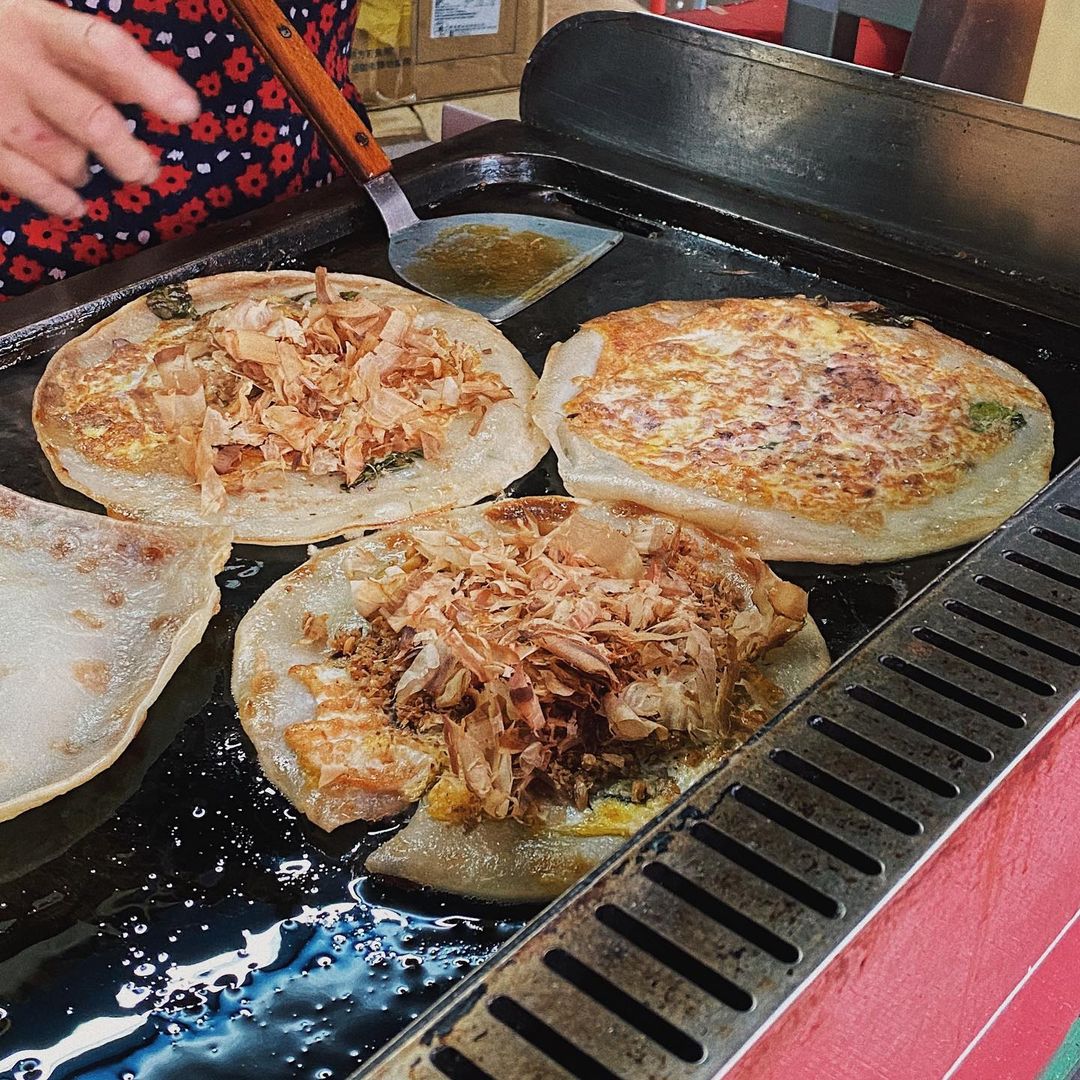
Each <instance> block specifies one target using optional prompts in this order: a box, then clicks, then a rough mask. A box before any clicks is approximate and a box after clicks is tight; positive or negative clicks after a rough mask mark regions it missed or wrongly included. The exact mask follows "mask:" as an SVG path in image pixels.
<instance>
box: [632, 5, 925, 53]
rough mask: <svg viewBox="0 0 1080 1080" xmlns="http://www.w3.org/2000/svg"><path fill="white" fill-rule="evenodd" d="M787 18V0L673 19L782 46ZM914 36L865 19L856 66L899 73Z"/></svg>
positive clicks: (655, 9)
mask: <svg viewBox="0 0 1080 1080" xmlns="http://www.w3.org/2000/svg"><path fill="white" fill-rule="evenodd" d="M665 6H666V0H653V3H652V4H651V5H650V10H651V11H653V12H655V13H656V14H658V15H662V14H664V9H665ZM786 15H787V0H746V3H742V4H733V5H731V6H730V7H720V8H708V9H706V10H705V11H680V12H678V13H673V14H672V15H671V18H673V19H679V20H680V21H682V22H692V23H695V24H696V25H698V26H711V27H712V28H713V29H714V30H726V31H727V32H728V33H729V34H738V35H739V36H740V37H751V38H756V39H757V40H758V41H769V42H772V43H773V44H774V45H779V44H780V43H781V39H782V38H783V35H784V18H785V16H786ZM910 36H911V35H910V34H907V33H906V32H905V31H903V30H897V29H895V28H894V27H891V26H881V25H879V24H878V23H872V22H870V21H868V20H866V19H863V21H862V23H861V25H860V27H859V39H858V42H857V43H856V46H855V63H857V64H862V65H863V66H865V67H872V68H878V69H879V70H881V71H899V70H900V68H901V67H902V66H903V63H904V54H905V53H906V52H907V45H908V39H909V38H910Z"/></svg>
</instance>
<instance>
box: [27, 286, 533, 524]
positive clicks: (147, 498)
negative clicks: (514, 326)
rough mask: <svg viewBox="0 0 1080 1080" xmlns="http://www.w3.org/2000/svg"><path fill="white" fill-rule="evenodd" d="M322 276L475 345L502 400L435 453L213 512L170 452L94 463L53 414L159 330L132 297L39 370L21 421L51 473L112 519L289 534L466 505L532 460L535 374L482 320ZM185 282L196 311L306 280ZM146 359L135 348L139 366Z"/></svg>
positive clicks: (292, 478)
mask: <svg viewBox="0 0 1080 1080" xmlns="http://www.w3.org/2000/svg"><path fill="white" fill-rule="evenodd" d="M329 280H330V282H331V283H332V284H334V285H336V286H338V287H339V288H342V289H351V290H357V291H359V292H360V293H361V294H362V295H363V296H365V297H367V298H370V299H371V300H373V301H375V302H377V303H380V304H385V305H387V306H391V307H399V308H408V309H410V310H412V311H414V312H415V313H416V319H417V323H418V324H419V325H421V326H428V325H437V326H439V327H440V328H441V329H443V330H444V331H445V332H446V334H447V335H448V336H449V337H451V338H454V339H457V340H461V341H465V342H468V343H470V344H473V345H476V346H477V347H478V348H479V349H480V350H481V351H482V352H483V354H484V366H485V367H486V368H488V369H490V370H493V371H496V372H497V373H498V374H499V375H500V376H501V377H502V379H503V381H504V382H505V383H506V384H507V386H509V388H510V389H511V391H512V392H513V395H514V396H513V398H512V399H510V400H507V401H502V402H497V403H496V404H495V405H493V406H491V407H490V408H489V409H488V411H487V413H486V414H485V418H484V421H483V424H482V425H481V427H480V430H479V431H478V432H476V434H475V435H474V436H473V437H472V438H470V439H467V440H465V441H464V442H463V444H462V445H460V446H457V447H455V448H454V449H453V450H451V451H450V452H448V453H447V455H446V457H445V459H444V460H442V461H440V462H439V463H434V462H427V461H423V460H420V461H418V462H417V463H415V464H414V465H412V466H410V467H409V468H408V469H406V470H402V471H401V472H400V473H388V474H385V475H383V476H381V477H379V479H378V480H377V481H376V482H374V483H373V484H370V485H363V486H362V487H361V488H359V489H357V490H352V491H344V490H343V489H342V484H341V477H339V476H338V477H336V476H308V475H306V474H301V473H290V474H286V476H285V483H284V486H283V487H282V488H281V489H280V490H275V491H269V492H242V493H238V494H230V495H229V496H228V498H227V502H226V507H225V509H224V510H223V511H222V512H220V513H219V514H214V515H207V514H204V512H203V510H202V508H201V505H200V497H199V489H198V486H197V484H196V483H195V482H194V481H193V480H191V479H190V478H189V477H188V476H187V475H186V474H185V473H184V472H183V470H182V469H181V468H180V466H179V463H178V461H177V460H176V459H175V455H174V456H173V457H172V458H170V457H169V455H168V454H167V453H161V454H157V455H156V456H155V461H154V463H153V465H152V467H151V468H150V469H149V470H147V471H143V472H140V471H136V470H134V469H126V468H125V469H121V468H118V467H117V466H115V465H107V464H102V463H101V462H100V460H97V459H96V456H95V454H94V453H93V452H92V447H90V446H88V445H86V444H82V445H80V440H79V438H78V437H77V436H76V434H75V433H74V431H73V429H72V426H71V424H70V423H69V422H68V421H67V420H66V419H65V416H66V412H65V408H64V404H65V401H66V400H67V399H68V397H69V395H70V393H71V389H72V388H73V387H78V385H79V384H80V382H81V381H82V380H83V379H85V377H86V373H87V372H89V371H91V370H93V371H95V372H97V373H98V374H101V373H103V372H107V371H108V369H109V366H110V364H111V363H113V361H112V359H111V358H112V357H113V354H114V343H115V342H116V341H118V340H122V341H129V342H136V343H138V342H142V341H145V340H146V339H147V338H148V337H149V336H150V335H152V334H153V333H155V331H157V330H159V329H160V326H161V323H160V321H159V320H158V319H157V317H156V316H155V315H153V313H152V312H150V310H149V309H148V308H147V306H146V302H145V300H143V299H139V300H134V301H132V302H131V303H130V304H127V305H125V306H124V307H122V308H121V309H120V310H119V311H117V312H115V313H114V314H112V315H110V316H109V317H108V318H106V319H104V320H102V321H101V322H100V323H98V324H97V325H95V326H94V327H93V328H91V329H90V330H88V331H87V332H86V333H84V334H82V335H80V336H79V337H77V338H75V339H73V340H72V341H70V342H68V343H67V344H66V345H65V346H63V347H62V348H61V349H60V350H59V351H58V352H57V353H56V354H55V355H54V356H53V358H52V359H51V360H50V361H49V364H48V366H47V367H46V369H45V372H44V374H43V375H42V377H41V380H40V382H39V384H38V387H37V391H36V393H35V395H34V406H33V423H34V428H35V430H36V432H37V436H38V441H39V442H40V444H41V447H42V450H43V451H44V452H45V455H46V457H47V458H48V459H49V463H50V464H51V465H52V468H53V471H54V472H55V473H56V475H57V477H58V478H59V479H60V480H61V481H62V482H63V483H64V484H66V485H67V486H68V487H71V488H74V489H75V490H76V491H80V492H82V493H83V494H84V495H88V496H89V497H90V498H92V499H95V500H96V501H98V502H100V503H102V504H103V505H104V506H105V507H106V508H107V509H108V511H109V513H110V514H111V515H112V516H114V517H118V518H124V519H128V520H134V521H148V522H157V523H161V524H176V525H202V524H210V525H221V526H224V527H228V528H232V529H233V530H234V531H235V534H236V540H237V542H242V543H253V544H296V543H308V542H313V541H317V540H326V539H329V538H331V537H334V536H340V535H348V534H350V533H355V532H357V531H359V530H362V529H365V528H371V527H376V526H380V525H385V524H388V523H390V522H393V521H399V520H403V519H406V518H409V517H412V516H413V515H415V514H418V513H427V512H430V511H433V510H439V509H446V508H449V507H453V506H464V505H468V504H470V503H473V502H476V501H477V500H478V499H481V498H484V497H485V496H488V495H491V494H494V493H496V492H498V491H499V490H501V489H502V488H503V487H505V486H506V484H508V483H510V482H511V481H513V480H515V479H517V478H518V477H519V476H521V475H523V474H524V473H526V472H527V471H528V470H529V469H530V468H532V466H533V465H535V464H536V462H537V461H539V459H540V457H541V456H542V455H543V453H544V451H545V450H546V449H547V443H546V440H544V438H543V436H542V435H541V434H540V432H539V431H538V430H537V429H536V428H535V427H534V426H533V425H532V423H531V422H530V421H529V419H528V417H527V414H526V404H527V402H528V399H529V397H530V395H531V393H532V390H533V388H534V387H535V385H536V377H535V375H533V373H532V371H531V370H530V369H529V367H528V365H527V364H526V363H525V361H524V359H523V358H522V357H521V354H520V353H518V352H517V350H516V349H515V348H514V347H513V346H512V345H511V344H510V343H509V342H508V341H507V340H506V338H505V337H503V335H502V334H500V333H499V331H498V330H496V329H495V328H494V327H493V326H492V325H491V324H490V323H488V322H487V321H486V320H485V319H483V318H481V317H480V316H479V315H475V314H473V313H471V312H467V311H463V310H461V309H459V308H454V307H451V306H450V305H448V304H443V303H442V302H440V301H437V300H433V299H431V298H429V297H425V296H421V295H420V294H418V293H415V292H413V291H411V290H409V289H404V288H401V287H400V286H397V285H394V284H392V283H390V282H387V281H383V280H381V279H378V278H371V277H364V276H360V275H351V274H331V275H329ZM188 284H189V290H190V292H191V296H192V299H193V301H194V303H195V306H196V309H197V310H199V311H206V310H209V309H210V308H213V307H219V306H222V305H224V304H228V303H234V302H236V301H239V300H242V299H244V298H247V297H255V298H258V297H260V296H271V295H292V296H297V295H301V294H303V293H306V292H310V291H312V290H313V289H314V275H313V274H309V273H307V272H304V271H292V270H278V271H267V272H264V273H253V272H243V273H235V274H218V275H215V276H212V277H205V278H198V279H195V280H193V281H191V282H189V283H188ZM152 366H153V365H152V362H151V359H150V358H149V357H147V358H146V362H145V368H146V369H149V368H151V367H152ZM106 437H107V436H106Z"/></svg>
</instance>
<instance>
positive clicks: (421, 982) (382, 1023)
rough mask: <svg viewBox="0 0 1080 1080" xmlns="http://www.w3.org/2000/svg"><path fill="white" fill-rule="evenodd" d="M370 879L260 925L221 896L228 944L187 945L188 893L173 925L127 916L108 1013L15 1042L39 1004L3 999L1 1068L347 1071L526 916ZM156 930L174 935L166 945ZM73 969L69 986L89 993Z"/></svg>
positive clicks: (24, 1077) (54, 1077)
mask: <svg viewBox="0 0 1080 1080" xmlns="http://www.w3.org/2000/svg"><path fill="white" fill-rule="evenodd" d="M280 869H281V871H282V872H284V873H286V874H289V875H290V876H291V875H294V874H295V873H297V872H301V871H300V869H299V868H297V867H296V866H287V865H285V864H282V866H281V867H280ZM365 887H366V885H365V881H364V879H362V878H361V879H358V880H355V881H353V882H351V883H349V886H348V891H347V894H346V897H345V898H344V899H343V900H341V901H340V902H337V903H328V904H325V905H324V906H321V907H313V906H303V907H301V909H300V910H299V911H297V912H296V913H295V914H293V915H292V917H290V918H287V919H281V920H277V921H272V922H270V923H269V924H267V925H264V926H262V927H261V928H260V929H256V930H252V929H249V928H247V927H246V926H243V925H241V924H240V923H239V916H241V914H242V908H247V909H248V914H249V917H250V911H251V908H252V907H253V906H254V905H253V904H252V902H251V901H248V902H247V903H245V904H238V910H235V911H232V912H228V913H226V912H224V911H222V910H221V909H219V910H218V911H217V913H216V918H217V919H218V920H219V927H220V920H222V919H223V917H225V918H226V919H227V922H228V924H229V926H230V930H229V931H228V932H227V933H226V934H224V935H223V934H222V933H221V931H220V929H218V928H216V929H215V934H214V939H215V940H216V941H219V942H222V940H223V937H224V938H226V939H227V946H228V947H225V948H221V949H220V950H217V951H213V952H210V953H208V954H207V953H206V951H205V942H203V947H204V952H203V955H194V956H188V955H186V954H187V953H188V952H189V950H187V949H185V948H184V945H185V944H186V941H183V940H181V938H182V937H183V938H187V937H190V936H191V935H190V930H191V929H193V927H191V925H190V923H189V920H190V917H191V910H190V908H188V906H187V905H186V904H182V905H178V909H179V911H185V910H186V917H185V916H182V915H179V913H178V914H177V918H176V919H174V920H173V922H174V923H175V925H173V926H171V927H170V926H168V925H166V924H165V923H161V924H159V925H158V926H156V927H154V928H148V927H147V926H146V925H145V924H144V923H139V922H134V921H129V923H128V927H129V932H128V934H127V935H126V936H127V941H128V944H127V947H126V949H125V950H124V955H123V959H122V960H121V961H120V963H119V964H118V965H115V964H114V965H112V972H113V973H115V974H116V975H117V977H118V981H116V982H114V983H113V984H112V985H111V986H108V987H102V989H103V990H104V991H105V994H106V995H107V996H108V997H110V998H111V1001H110V1002H109V1007H108V1008H107V1009H102V1010H101V1014H100V1015H97V1016H92V1017H90V1018H88V1019H81V1020H80V1018H78V1017H71V1018H70V1019H69V1020H68V1027H67V1028H66V1030H64V1031H63V1033H62V1034H59V1033H58V1034H59V1037H58V1038H55V1039H54V1040H53V1041H51V1043H50V1044H48V1045H43V1044H41V1043H37V1044H30V1045H27V1044H25V1043H24V1044H23V1048H19V1049H15V1048H14V1046H13V1045H12V1044H13V1040H16V1039H18V1037H19V1031H20V1028H26V1027H33V1026H35V1025H34V1023H33V1018H32V1017H20V1015H19V1013H20V1010H19V1009H18V1008H17V1007H12V1008H11V1009H10V1010H8V1011H9V1012H10V1013H11V1019H10V1020H8V1019H7V1013H6V1012H5V1013H0V1015H3V1016H4V1017H5V1023H8V1022H12V1021H13V1026H12V1029H11V1030H10V1031H9V1032H8V1034H7V1036H6V1037H3V1038H2V1039H0V1054H3V1056H2V1057H0V1077H3V1078H5V1080H6V1078H8V1077H10V1078H12V1080H69V1078H76V1077H78V1078H90V1077H93V1078H99V1077H100V1078H106V1077H109V1078H117V1080H172V1078H177V1080H180V1078H183V1080H190V1078H191V1077H192V1076H197V1077H198V1078H199V1080H217V1078H221V1080H224V1078H225V1077H230V1078H232V1077H242V1076H246V1075H253V1076H254V1075H258V1076H260V1077H286V1076H306V1077H315V1078H319V1080H331V1078H339V1077H343V1076H345V1075H346V1074H347V1073H348V1072H349V1071H351V1069H353V1068H355V1066H356V1065H357V1064H358V1063H359V1062H360V1061H361V1060H362V1059H363V1058H364V1057H366V1056H368V1055H369V1054H370V1053H372V1052H373V1051H374V1050H375V1049H376V1048H377V1047H378V1046H379V1045H381V1044H382V1043H383V1042H385V1041H386V1040H387V1039H389V1038H390V1037H391V1036H392V1035H393V1034H395V1033H396V1031H397V1030H399V1029H400V1027H401V1026H402V1024H403V1023H405V1022H407V1021H408V1020H411V1019H413V1018H415V1017H416V1016H417V1015H419V1013H420V1012H421V1011H423V1009H425V1008H426V1007H427V1006H428V1005H430V1004H431V1003H432V1002H433V1001H434V1000H435V999H436V998H437V997H438V996H439V995H440V994H442V993H443V992H444V991H445V990H446V989H448V988H449V986H450V985H451V984H452V983H453V982H455V981H456V980H457V979H459V978H460V977H461V976H462V975H463V974H465V973H466V972H467V971H469V970H471V969H472V968H474V967H475V966H477V965H479V964H480V963H482V962H483V961H484V960H486V959H487V958H488V957H489V956H490V955H491V953H492V952H493V951H494V950H495V948H496V947H497V946H498V945H499V944H500V943H501V941H502V940H504V939H505V938H506V937H507V936H509V935H510V934H511V933H512V932H513V931H514V930H516V929H517V927H518V926H519V925H520V922H519V921H518V920H513V919H508V920H506V921H500V920H498V919H492V918H489V917H483V918H477V917H473V916H469V915H458V914H452V913H445V914H441V913H439V912H438V911H437V910H436V911H433V912H428V913H419V912H416V911H408V910H401V909H399V908H397V907H391V906H388V905H387V904H386V903H385V901H383V902H378V901H379V900H381V899H382V898H369V897H367V896H365ZM422 898H423V897H422ZM420 906H423V905H420ZM162 914H164V913H162ZM181 925H183V926H185V927H186V928H187V930H188V931H189V932H188V933H183V932H182V931H181V930H180V927H181ZM161 940H164V941H166V942H168V943H169V949H159V948H158V946H159V945H160V943H161ZM191 951H197V950H191ZM174 954H175V957H176V958H174ZM78 974H79V973H78V972H73V973H72V975H73V978H72V980H71V986H72V988H73V989H76V990H78V992H79V994H80V995H81V994H83V993H85V986H84V985H80V981H79V978H78ZM52 1000H54V1001H57V1003H58V1004H59V1001H60V999H58V998H57V997H53V998H52ZM99 1000H100V999H99ZM57 1011H58V1012H60V1013H63V1012H64V1010H63V1009H62V1008H60V1009H58V1010H57ZM66 1012H67V1014H68V1015H69V1016H70V1015H71V1014H73V1013H74V1012H75V1010H74V1009H73V1008H68V1009H67V1010H66ZM20 1021H22V1022H20ZM53 1026H54V1030H55V1024H54V1025H53ZM5 1043H6V1044H7V1045H6V1046H5V1045H4V1044H5ZM5 1050H7V1051H8V1052H7V1053H4V1051H5Z"/></svg>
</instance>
